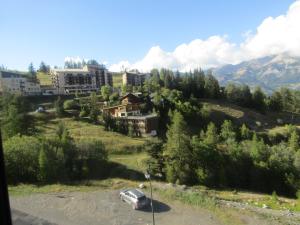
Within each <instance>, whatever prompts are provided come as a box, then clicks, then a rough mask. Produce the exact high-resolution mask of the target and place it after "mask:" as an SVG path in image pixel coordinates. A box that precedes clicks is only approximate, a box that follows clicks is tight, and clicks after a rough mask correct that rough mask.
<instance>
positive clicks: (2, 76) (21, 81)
mask: <svg viewBox="0 0 300 225" xmlns="http://www.w3.org/2000/svg"><path fill="white" fill-rule="evenodd" d="M3 92H8V93H12V94H20V95H25V96H30V95H40V94H41V87H40V84H39V82H38V81H37V80H32V79H30V78H29V77H28V76H27V75H26V74H22V73H18V72H14V71H0V94H2V93H3Z"/></svg>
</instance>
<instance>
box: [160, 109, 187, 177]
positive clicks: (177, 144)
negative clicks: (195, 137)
mask: <svg viewBox="0 0 300 225" xmlns="http://www.w3.org/2000/svg"><path fill="white" fill-rule="evenodd" d="M164 154H165V156H166V158H167V168H166V172H167V174H166V175H167V180H168V181H169V182H173V183H174V182H179V183H187V182H189V180H190V176H191V174H192V172H191V169H192V168H191V159H192V150H191V146H190V136H189V133H188V129H187V124H186V122H185V121H184V118H183V116H182V115H181V114H180V113H179V112H178V111H175V112H174V114H173V117H172V124H171V126H170V127H169V129H168V132H167V142H166V145H165V151H164Z"/></svg>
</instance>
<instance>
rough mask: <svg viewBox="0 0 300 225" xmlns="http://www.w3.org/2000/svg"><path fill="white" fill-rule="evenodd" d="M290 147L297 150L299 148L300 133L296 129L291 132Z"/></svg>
mask: <svg viewBox="0 0 300 225" xmlns="http://www.w3.org/2000/svg"><path fill="white" fill-rule="evenodd" d="M289 147H290V148H291V149H292V150H293V151H295V152H296V151H297V150H298V149H299V135H298V133H297V131H296V130H294V131H293V132H292V133H291V136H290V138H289Z"/></svg>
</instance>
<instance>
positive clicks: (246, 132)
mask: <svg viewBox="0 0 300 225" xmlns="http://www.w3.org/2000/svg"><path fill="white" fill-rule="evenodd" d="M240 132H241V138H242V139H244V140H246V139H249V138H250V136H251V132H250V130H249V128H248V127H247V126H246V125H245V124H244V123H243V125H242V126H241V128H240Z"/></svg>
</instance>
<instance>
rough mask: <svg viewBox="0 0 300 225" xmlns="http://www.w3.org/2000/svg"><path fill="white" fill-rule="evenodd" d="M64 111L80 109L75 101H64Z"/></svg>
mask: <svg viewBox="0 0 300 225" xmlns="http://www.w3.org/2000/svg"><path fill="white" fill-rule="evenodd" d="M64 109H65V110H70V109H74V110H77V109H79V105H78V103H77V102H76V101H75V100H72V99H71V100H66V101H64Z"/></svg>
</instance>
